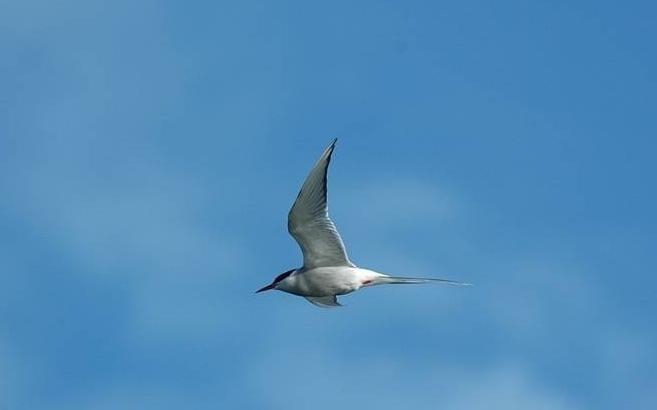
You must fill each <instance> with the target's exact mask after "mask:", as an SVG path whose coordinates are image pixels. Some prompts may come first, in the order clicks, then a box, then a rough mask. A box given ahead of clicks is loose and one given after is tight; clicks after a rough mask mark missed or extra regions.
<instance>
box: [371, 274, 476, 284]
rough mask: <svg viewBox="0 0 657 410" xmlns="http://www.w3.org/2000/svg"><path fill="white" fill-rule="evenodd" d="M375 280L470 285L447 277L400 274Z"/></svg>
mask: <svg viewBox="0 0 657 410" xmlns="http://www.w3.org/2000/svg"><path fill="white" fill-rule="evenodd" d="M377 282H378V283H380V284H382V285H412V284H419V283H444V284H447V285H455V286H472V285H471V284H470V283H465V282H457V281H455V280H449V279H440V278H405V277H401V276H381V277H379V278H377Z"/></svg>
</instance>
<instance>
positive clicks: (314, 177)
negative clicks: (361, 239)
mask: <svg viewBox="0 0 657 410" xmlns="http://www.w3.org/2000/svg"><path fill="white" fill-rule="evenodd" d="M336 141H337V138H336V139H334V140H333V142H332V143H331V145H330V146H329V147H328V148H327V149H326V151H324V153H323V154H322V156H321V157H320V158H319V160H318V161H317V163H316V164H315V166H314V167H313V169H312V171H310V174H308V177H307V178H306V181H305V182H304V183H303V186H302V187H301V191H299V195H298V196H297V200H296V201H295V202H294V205H292V209H291V210H290V213H289V214H288V217H287V229H288V231H289V232H290V234H291V235H292V236H293V237H294V239H295V240H296V241H297V243H298V244H299V247H301V252H303V266H304V267H305V268H309V269H310V268H316V267H320V266H354V264H352V263H351V261H349V258H348V257H347V252H346V250H345V248H344V243H342V238H340V234H339V233H338V230H337V229H336V227H335V224H334V223H333V221H332V220H331V218H329V215H328V206H327V200H326V172H327V170H328V166H329V163H330V162H331V154H332V153H333V149H334V148H335V142H336Z"/></svg>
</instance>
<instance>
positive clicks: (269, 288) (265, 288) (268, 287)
mask: <svg viewBox="0 0 657 410" xmlns="http://www.w3.org/2000/svg"><path fill="white" fill-rule="evenodd" d="M274 286H275V285H274V284H273V283H272V284H271V285H267V286H265V287H264V288H262V289H258V290H256V293H260V292H264V291H266V290H272V289H274Z"/></svg>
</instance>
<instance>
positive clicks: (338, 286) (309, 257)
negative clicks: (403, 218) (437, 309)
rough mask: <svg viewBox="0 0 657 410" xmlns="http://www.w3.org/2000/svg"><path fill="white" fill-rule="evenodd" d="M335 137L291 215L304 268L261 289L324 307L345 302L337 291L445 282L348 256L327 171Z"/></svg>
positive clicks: (310, 175)
mask: <svg viewBox="0 0 657 410" xmlns="http://www.w3.org/2000/svg"><path fill="white" fill-rule="evenodd" d="M336 141H337V139H336V140H333V142H332V143H331V145H330V146H329V147H328V148H327V149H326V150H325V151H324V153H323V154H322V156H321V157H320V158H319V160H318V161H317V163H316V164H315V166H314V167H313V169H312V170H311V171H310V174H309V175H308V177H307V178H306V181H305V182H304V184H303V186H302V187H301V191H300V192H299V195H298V196H297V199H296V201H295V202H294V205H293V206H292V209H291V210H290V213H289V215H288V231H289V232H290V234H291V235H292V236H293V237H294V239H295V240H296V241H297V242H298V243H299V247H300V248H301V251H302V252H303V267H301V268H298V269H292V270H289V271H287V272H284V273H282V274H280V275H278V276H277V277H276V278H275V279H274V281H273V282H272V283H271V284H270V285H267V286H265V287H263V288H262V289H260V290H258V291H257V292H256V293H258V292H263V291H265V290H270V289H276V290H280V291H283V292H287V293H291V294H293V295H298V296H303V297H305V298H306V299H308V301H310V302H311V303H313V304H315V305H317V306H321V307H334V306H340V304H339V303H338V301H337V296H338V295H345V294H347V293H351V292H354V291H356V290H359V289H361V288H363V287H366V286H374V285H382V284H406V283H427V282H445V283H450V284H457V285H465V284H464V283H460V282H454V281H450V280H446V279H427V278H407V277H395V276H389V275H385V274H382V273H378V272H375V271H372V270H369V269H362V268H359V267H357V266H356V265H354V264H353V263H352V262H351V261H350V260H349V257H348V256H347V251H346V250H345V246H344V243H343V242H342V238H341V237H340V234H339V233H338V230H337V228H336V227H335V224H334V223H333V221H332V220H331V218H330V217H329V215H328V205H327V171H328V166H329V163H330V161H331V154H332V153H333V150H334V149H335V143H336Z"/></svg>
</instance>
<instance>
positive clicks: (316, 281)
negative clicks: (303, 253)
mask: <svg viewBox="0 0 657 410" xmlns="http://www.w3.org/2000/svg"><path fill="white" fill-rule="evenodd" d="M378 276H382V275H381V274H379V273H376V272H373V271H371V270H367V269H361V268H356V267H352V266H321V267H318V268H312V269H305V268H300V269H298V270H295V271H294V272H293V273H292V274H291V275H290V276H289V277H287V278H286V279H285V280H284V281H283V282H282V283H281V286H280V287H278V288H277V289H279V290H282V291H285V292H288V293H292V294H294V295H299V296H315V297H323V296H334V295H346V294H347V293H351V292H354V291H356V290H358V289H360V288H362V287H363V286H367V285H370V284H372V282H373V280H374V279H375V278H376V277H378Z"/></svg>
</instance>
